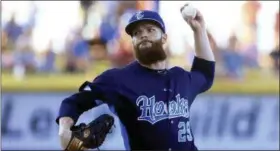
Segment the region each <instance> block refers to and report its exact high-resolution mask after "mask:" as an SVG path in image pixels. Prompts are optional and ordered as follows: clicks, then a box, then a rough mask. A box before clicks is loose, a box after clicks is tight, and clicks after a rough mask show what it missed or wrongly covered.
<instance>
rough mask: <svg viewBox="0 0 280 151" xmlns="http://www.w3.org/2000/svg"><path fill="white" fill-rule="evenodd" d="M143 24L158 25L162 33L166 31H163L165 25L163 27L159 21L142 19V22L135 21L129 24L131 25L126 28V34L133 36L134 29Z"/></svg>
mask: <svg viewBox="0 0 280 151" xmlns="http://www.w3.org/2000/svg"><path fill="white" fill-rule="evenodd" d="M141 22H151V23H153V24H155V25H157V26H158V27H159V28H160V29H161V30H162V31H164V30H163V25H161V23H160V22H158V21H157V20H155V19H151V18H143V19H141V20H135V21H133V22H131V23H129V24H128V25H127V26H126V27H125V32H126V33H127V34H128V35H130V36H132V31H133V29H134V28H135V26H136V25H137V24H139V23H141Z"/></svg>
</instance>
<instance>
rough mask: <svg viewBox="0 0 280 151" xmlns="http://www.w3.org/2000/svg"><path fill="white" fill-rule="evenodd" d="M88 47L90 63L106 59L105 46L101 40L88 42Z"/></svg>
mask: <svg viewBox="0 0 280 151" xmlns="http://www.w3.org/2000/svg"><path fill="white" fill-rule="evenodd" d="M88 43H89V45H90V61H91V62H94V61H97V60H104V59H107V46H106V43H105V42H104V41H103V40H101V39H92V40H89V41H88Z"/></svg>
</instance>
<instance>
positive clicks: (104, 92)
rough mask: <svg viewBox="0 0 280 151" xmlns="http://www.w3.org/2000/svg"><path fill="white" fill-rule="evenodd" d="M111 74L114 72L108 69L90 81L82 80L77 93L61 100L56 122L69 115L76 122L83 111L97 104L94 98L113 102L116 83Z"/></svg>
mask: <svg viewBox="0 0 280 151" xmlns="http://www.w3.org/2000/svg"><path fill="white" fill-rule="evenodd" d="M113 76H114V72H113V71H112V70H108V71H105V72H104V73H102V74H101V75H99V76H97V77H96V78H95V79H94V80H93V81H92V82H89V81H86V82H84V83H83V84H82V85H81V86H80V88H79V91H78V92H77V93H74V94H73V95H71V96H69V97H67V98H65V99H64V100H63V101H62V103H61V105H60V108H59V113H58V117H57V118H56V123H57V124H59V118H61V117H70V118H72V119H73V120H74V123H76V122H77V120H78V118H79V116H80V115H81V114H82V113H83V112H85V111H88V110H89V109H92V108H93V107H95V106H97V103H96V100H102V101H104V102H106V103H109V104H110V103H114V101H115V99H116V95H117V93H116V89H117V88H118V84H117V83H116V81H115V80H114V77H113Z"/></svg>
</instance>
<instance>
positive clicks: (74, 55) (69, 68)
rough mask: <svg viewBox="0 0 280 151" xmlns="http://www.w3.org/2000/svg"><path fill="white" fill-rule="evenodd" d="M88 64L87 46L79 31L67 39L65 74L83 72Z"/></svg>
mask: <svg viewBox="0 0 280 151" xmlns="http://www.w3.org/2000/svg"><path fill="white" fill-rule="evenodd" d="M88 63H89V45H88V43H87V41H86V40H85V39H84V38H83V37H82V33H81V29H78V30H76V31H75V33H74V34H73V39H69V41H68V44H67V50H66V67H65V70H66V72H71V73H73V72H85V71H86V70H87V67H88Z"/></svg>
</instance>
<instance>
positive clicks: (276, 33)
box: [274, 10, 280, 47]
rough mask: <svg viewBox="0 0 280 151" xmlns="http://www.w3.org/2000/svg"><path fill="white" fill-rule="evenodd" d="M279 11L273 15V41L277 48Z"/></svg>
mask: <svg viewBox="0 0 280 151" xmlns="http://www.w3.org/2000/svg"><path fill="white" fill-rule="evenodd" d="M279 17H280V16H279V10H278V12H277V13H276V15H275V24H274V39H275V46H278V47H279V26H280V25H279Z"/></svg>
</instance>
